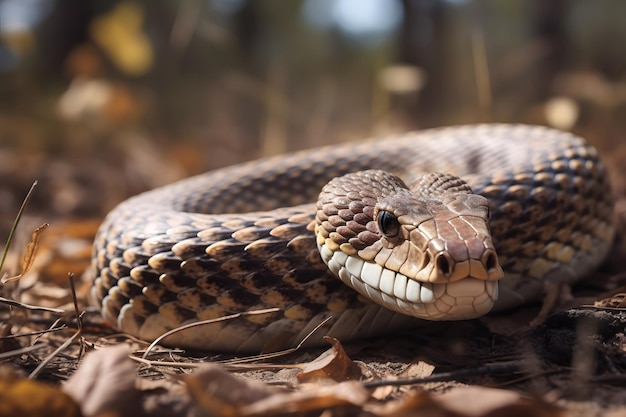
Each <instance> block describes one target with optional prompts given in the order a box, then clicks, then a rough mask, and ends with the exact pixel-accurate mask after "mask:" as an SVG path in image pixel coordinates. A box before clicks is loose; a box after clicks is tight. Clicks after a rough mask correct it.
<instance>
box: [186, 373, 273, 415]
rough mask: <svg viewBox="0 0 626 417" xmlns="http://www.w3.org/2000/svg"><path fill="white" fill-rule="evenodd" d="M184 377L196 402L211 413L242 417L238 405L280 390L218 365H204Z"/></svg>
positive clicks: (250, 402) (246, 403)
mask: <svg viewBox="0 0 626 417" xmlns="http://www.w3.org/2000/svg"><path fill="white" fill-rule="evenodd" d="M182 380H183V381H184V382H185V384H186V385H187V390H188V391H189V394H190V395H191V398H192V399H193V400H194V401H195V402H196V404H197V405H198V406H199V407H200V408H201V409H202V410H204V411H205V412H207V413H208V414H209V415H214V416H220V417H230V416H239V415H241V414H240V412H239V408H240V407H242V406H244V405H248V404H252V403H254V402H255V401H259V400H262V399H264V398H267V397H269V396H271V395H274V394H276V393H278V392H280V391H279V390H278V389H277V388H272V387H270V386H269V385H266V384H264V383H262V382H260V381H249V380H245V379H242V378H239V377H236V376H234V375H232V374H230V373H229V372H228V371H226V370H225V369H224V368H222V367H221V366H219V365H217V364H206V365H203V366H202V367H201V368H200V369H198V371H197V372H195V373H193V374H191V375H184V376H183V377H182Z"/></svg>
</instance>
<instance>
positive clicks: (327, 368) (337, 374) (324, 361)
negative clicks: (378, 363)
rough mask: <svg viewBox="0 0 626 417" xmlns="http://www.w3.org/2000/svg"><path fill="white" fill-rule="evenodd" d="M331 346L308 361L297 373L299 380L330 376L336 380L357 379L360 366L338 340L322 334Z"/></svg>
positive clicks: (360, 374)
mask: <svg viewBox="0 0 626 417" xmlns="http://www.w3.org/2000/svg"><path fill="white" fill-rule="evenodd" d="M324 340H325V341H327V342H329V343H330V344H331V345H332V347H331V348H330V349H328V350H327V351H325V352H324V353H322V354H321V355H320V356H318V357H317V358H316V359H314V360H313V361H312V362H310V363H308V364H307V365H305V366H304V368H303V369H302V372H301V373H299V374H298V380H299V381H309V380H312V379H323V378H330V379H333V380H335V381H337V382H341V381H349V380H359V379H361V376H362V373H361V368H359V366H358V365H357V364H355V363H354V362H353V361H352V359H350V358H349V357H348V355H347V354H346V351H345V350H344V349H343V346H342V345H341V342H339V340H337V339H335V338H333V337H329V336H324Z"/></svg>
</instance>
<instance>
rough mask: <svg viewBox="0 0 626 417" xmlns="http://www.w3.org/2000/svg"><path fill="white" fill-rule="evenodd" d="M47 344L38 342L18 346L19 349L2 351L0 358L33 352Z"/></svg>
mask: <svg viewBox="0 0 626 417" xmlns="http://www.w3.org/2000/svg"><path fill="white" fill-rule="evenodd" d="M47 346H48V344H47V343H40V344H38V345H32V346H25V347H23V348H20V349H15V350H11V351H8V352H2V353H0V360H3V359H8V358H12V357H13V356H17V355H22V354H24V353H29V352H33V351H35V350H39V349H42V348H45V347H47Z"/></svg>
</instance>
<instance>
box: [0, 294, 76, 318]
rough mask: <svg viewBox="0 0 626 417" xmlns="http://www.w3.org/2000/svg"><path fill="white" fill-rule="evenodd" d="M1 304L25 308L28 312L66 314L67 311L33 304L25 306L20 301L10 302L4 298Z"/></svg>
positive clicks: (1, 298)
mask: <svg viewBox="0 0 626 417" xmlns="http://www.w3.org/2000/svg"><path fill="white" fill-rule="evenodd" d="M0 303H3V304H8V305H10V306H13V307H19V308H24V309H26V310H31V311H45V312H48V313H54V314H65V310H63V309H60V308H51V307H40V306H34V305H31V304H24V303H20V302H18V301H13V300H9V299H8V298H4V297H0Z"/></svg>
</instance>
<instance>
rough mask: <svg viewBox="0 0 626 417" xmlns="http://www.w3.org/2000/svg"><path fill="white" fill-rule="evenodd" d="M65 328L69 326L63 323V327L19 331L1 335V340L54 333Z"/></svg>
mask: <svg viewBox="0 0 626 417" xmlns="http://www.w3.org/2000/svg"><path fill="white" fill-rule="evenodd" d="M65 329H67V326H66V325H64V324H63V325H62V326H61V327H55V328H52V329H46V330H39V331H36V332H28V333H18V334H12V335H9V336H3V337H0V340H7V339H17V338H18V337H30V336H41V335H43V334H47V333H54V332H58V331H61V330H65Z"/></svg>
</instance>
